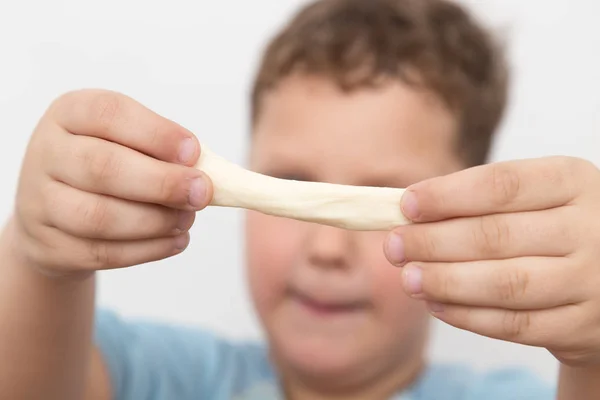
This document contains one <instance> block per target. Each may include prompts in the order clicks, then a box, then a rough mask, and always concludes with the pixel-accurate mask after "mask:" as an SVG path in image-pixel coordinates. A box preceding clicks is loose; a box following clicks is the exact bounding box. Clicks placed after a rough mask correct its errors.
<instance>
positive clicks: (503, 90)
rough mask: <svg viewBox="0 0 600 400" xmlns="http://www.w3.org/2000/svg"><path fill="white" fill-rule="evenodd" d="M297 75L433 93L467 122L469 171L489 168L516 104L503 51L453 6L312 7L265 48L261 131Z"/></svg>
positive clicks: (439, 1) (353, 2) (464, 138)
mask: <svg viewBox="0 0 600 400" xmlns="http://www.w3.org/2000/svg"><path fill="white" fill-rule="evenodd" d="M297 71H302V72H305V73H308V74H315V75H320V76H326V77H327V78H330V79H332V80H333V81H335V82H336V83H337V85H338V86H339V87H340V88H341V89H342V90H344V91H351V90H354V89H359V88H364V87H367V86H375V85H378V84H381V83H383V82H384V81H385V79H389V78H391V79H401V80H402V81H403V82H405V83H408V84H411V85H417V86H418V87H419V88H423V89H426V90H430V91H433V92H434V93H435V94H436V95H438V96H439V97H440V98H441V99H442V100H443V101H444V102H445V104H446V105H447V106H448V107H449V109H450V110H451V111H452V112H453V113H454V115H456V117H457V119H458V121H459V134H458V136H457V137H458V140H457V143H456V150H457V152H458V154H459V156H460V157H461V159H462V160H464V162H465V164H466V165H467V166H474V165H479V164H483V163H485V162H486V161H487V158H488V153H489V152H490V147H491V143H492V137H493V134H494V132H495V131H496V129H497V127H498V125H499V123H500V121H501V119H502V117H503V113H504V111H505V108H506V103H507V97H508V68H507V65H506V62H505V59H504V54H503V51H502V49H501V47H500V46H499V44H498V43H497V42H496V41H495V39H494V37H492V35H491V33H490V31H488V30H487V29H485V28H484V27H483V26H482V25H481V24H480V23H479V22H477V21H476V20H475V18H474V16H473V15H472V14H470V13H469V12H468V11H467V10H465V9H464V8H463V7H461V6H460V5H458V4H456V3H454V2H452V1H450V0H317V1H315V2H313V3H310V4H308V5H306V6H304V7H303V8H302V9H300V10H299V11H298V12H297V13H296V15H295V16H294V17H293V18H292V19H291V20H290V21H289V22H288V24H287V25H286V26H284V28H283V29H282V30H281V31H280V32H279V33H278V34H277V35H276V36H275V37H274V38H273V39H272V40H271V41H270V42H269V43H268V46H267V47H266V49H265V52H264V54H263V57H262V60H261V63H260V65H259V68H258V71H257V75H256V78H255V81H254V84H253V87H252V93H251V119H252V124H253V125H254V124H255V123H256V120H257V118H258V116H259V113H260V105H261V98H262V96H263V95H264V94H265V92H267V91H268V90H270V89H272V88H274V87H275V86H276V85H277V84H278V83H279V82H280V81H281V80H282V79H283V78H285V77H286V76H288V75H290V74H291V73H293V72H297ZM414 72H416V74H415V73H414Z"/></svg>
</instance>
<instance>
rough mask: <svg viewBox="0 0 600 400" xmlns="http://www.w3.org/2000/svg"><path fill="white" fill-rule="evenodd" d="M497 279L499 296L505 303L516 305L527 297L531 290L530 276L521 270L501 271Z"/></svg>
mask: <svg viewBox="0 0 600 400" xmlns="http://www.w3.org/2000/svg"><path fill="white" fill-rule="evenodd" d="M497 275H498V276H497V277H496V279H495V282H497V288H496V290H497V294H498V296H499V297H500V299H501V300H502V301H504V302H510V303H515V302H518V301H519V300H521V299H522V298H523V297H525V295H526V293H527V291H528V290H529V284H530V279H529V274H528V273H527V272H526V271H525V270H523V269H521V268H515V269H512V270H505V269H503V270H501V271H499V272H498V274H497Z"/></svg>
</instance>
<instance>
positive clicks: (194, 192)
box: [188, 177, 206, 208]
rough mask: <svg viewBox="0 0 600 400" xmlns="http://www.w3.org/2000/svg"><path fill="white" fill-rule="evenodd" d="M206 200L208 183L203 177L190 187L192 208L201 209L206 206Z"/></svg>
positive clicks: (196, 179)
mask: <svg viewBox="0 0 600 400" xmlns="http://www.w3.org/2000/svg"><path fill="white" fill-rule="evenodd" d="M205 198H206V183H205V182H204V179H202V178H201V177H198V178H194V179H193V180H192V183H191V185H190V194H189V199H188V201H189V203H190V205H191V206H192V207H195V208H199V207H202V206H203V205H204V199H205Z"/></svg>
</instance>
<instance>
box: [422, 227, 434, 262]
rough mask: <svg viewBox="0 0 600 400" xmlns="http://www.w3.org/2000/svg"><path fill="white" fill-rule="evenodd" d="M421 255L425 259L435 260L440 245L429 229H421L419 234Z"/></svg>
mask: <svg viewBox="0 0 600 400" xmlns="http://www.w3.org/2000/svg"><path fill="white" fill-rule="evenodd" d="M417 243H418V246H419V253H420V256H421V257H422V258H423V259H424V260H433V259H435V256H436V254H437V249H438V245H437V243H436V240H435V237H434V236H433V235H431V234H430V233H429V231H428V230H427V229H419V233H418V235H417Z"/></svg>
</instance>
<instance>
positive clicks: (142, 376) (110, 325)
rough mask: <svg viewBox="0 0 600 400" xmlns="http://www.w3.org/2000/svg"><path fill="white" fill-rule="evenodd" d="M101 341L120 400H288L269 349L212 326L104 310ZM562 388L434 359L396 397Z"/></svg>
mask: <svg viewBox="0 0 600 400" xmlns="http://www.w3.org/2000/svg"><path fill="white" fill-rule="evenodd" d="M96 343H97V344H98V346H99V348H100V350H101V352H102V353H103V357H104V359H105V362H106V364H107V366H108V369H109V373H110V376H111V383H112V387H113V400H271V399H273V400H275V399H283V398H284V397H283V396H282V394H281V391H280V388H279V385H278V380H277V375H276V371H274V370H273V367H272V365H271V364H270V362H269V360H268V354H267V350H266V347H265V346H263V345H261V344H257V343H249V342H248V343H242V342H232V341H229V340H226V339H224V338H220V337H218V336H216V335H214V334H212V333H210V332H208V331H205V330H200V329H192V328H181V327H175V326H170V325H166V324H158V323H152V322H140V321H136V322H128V321H126V320H124V319H122V318H120V317H119V316H118V315H116V314H115V313H112V312H109V311H106V310H100V311H98V313H97V316H96ZM555 396H556V395H555V389H554V388H553V387H551V386H549V385H547V384H546V383H545V382H543V381H542V380H540V379H538V378H536V377H535V376H533V375H532V374H530V373H528V372H526V371H523V370H520V369H510V370H499V371H495V372H487V373H476V372H474V371H472V370H470V369H469V368H467V367H464V366H460V365H433V366H429V368H428V369H427V370H426V371H425V372H424V373H423V374H422V376H421V377H420V378H419V379H418V380H417V381H416V382H415V383H414V384H413V386H412V387H410V388H408V389H407V390H405V391H404V392H402V393H398V394H397V395H396V396H395V397H393V398H392V399H390V400H553V399H555Z"/></svg>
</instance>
